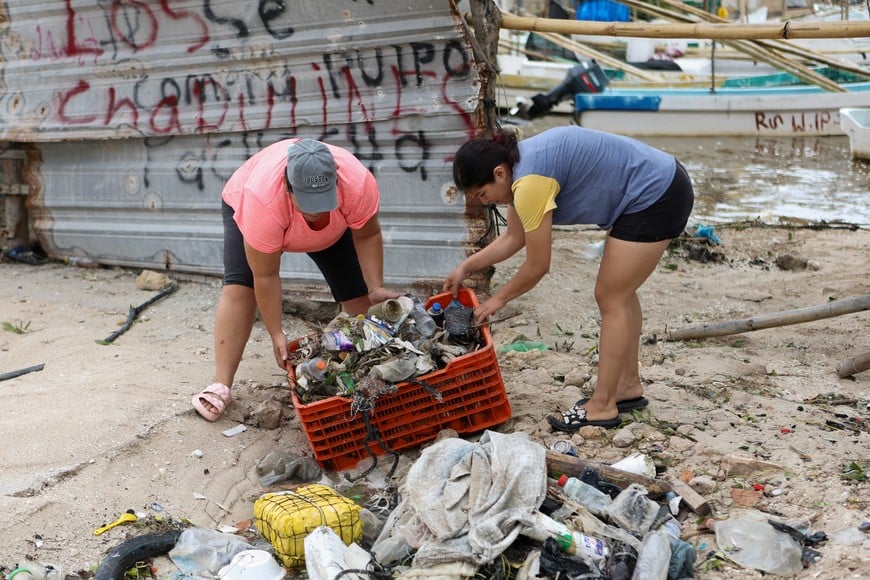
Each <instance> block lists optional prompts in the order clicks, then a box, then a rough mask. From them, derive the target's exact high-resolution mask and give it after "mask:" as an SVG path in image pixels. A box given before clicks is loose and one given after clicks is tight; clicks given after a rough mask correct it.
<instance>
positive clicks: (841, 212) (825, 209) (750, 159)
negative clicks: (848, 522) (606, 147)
mask: <svg viewBox="0 0 870 580" xmlns="http://www.w3.org/2000/svg"><path fill="white" fill-rule="evenodd" d="M570 123H571V118H570V117H569V116H567V115H548V116H546V117H543V118H542V119H536V120H534V121H533V122H531V123H529V124H527V125H522V126H521V129H522V132H523V135H524V136H526V137H529V136H531V135H533V134H535V133H538V132H540V131H543V130H545V129H547V128H550V127H554V126H561V125H565V124H570ZM640 140H642V141H644V142H646V143H649V144H650V145H652V146H654V147H658V148H659V149H662V150H664V151H667V152H668V153H671V154H672V155H674V156H675V157H676V158H677V159H679V160H680V161H681V162H682V163H683V165H685V166H686V169H687V170H688V171H689V174H690V175H691V176H692V182H693V184H694V186H695V194H696V199H695V207H694V210H693V212H692V218H691V220H692V222H694V223H708V224H724V223H732V222H738V221H745V220H761V221H763V222H765V223H777V222H780V221H789V220H792V221H793V220H806V221H810V222H821V221H825V222H840V221H841V222H847V223H851V224H857V225H860V226H865V227H867V226H870V163H868V162H866V161H859V160H853V159H852V158H851V153H850V151H849V139H848V137H802V138H801V137H709V138H708V137H703V138H702V137H696V138H685V137H644V138H641V139H640Z"/></svg>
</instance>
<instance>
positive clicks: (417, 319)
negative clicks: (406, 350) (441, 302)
mask: <svg viewBox="0 0 870 580" xmlns="http://www.w3.org/2000/svg"><path fill="white" fill-rule="evenodd" d="M411 299H412V300H413V301H414V308H413V310H411V318H413V319H414V323H415V324H416V325H417V332H419V333H420V336H422V337H423V338H429V337H430V336H432V335H433V334H435V332H437V331H438V324H437V323H436V322H435V320H433V318H432V317H431V316H429V314H428V313H427V312H426V307H425V306H423V303H422V302H420V299H419V298H417V297H416V296H412V297H411Z"/></svg>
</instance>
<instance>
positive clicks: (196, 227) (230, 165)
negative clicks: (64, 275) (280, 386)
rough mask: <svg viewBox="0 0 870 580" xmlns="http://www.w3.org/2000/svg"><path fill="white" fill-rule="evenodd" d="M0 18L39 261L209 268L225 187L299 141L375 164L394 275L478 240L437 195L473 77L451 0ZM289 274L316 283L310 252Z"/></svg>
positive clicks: (109, 4) (466, 118)
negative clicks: (266, 152) (279, 143)
mask: <svg viewBox="0 0 870 580" xmlns="http://www.w3.org/2000/svg"><path fill="white" fill-rule="evenodd" d="M0 11H2V12H0V31H2V32H0V51H2V53H0V58H2V63H0V64H2V71H0V74H2V77H0V141H5V142H6V143H5V144H6V146H9V145H10V144H11V145H13V146H21V145H22V144H32V145H31V146H29V147H28V148H29V149H30V155H29V159H30V161H29V162H28V163H27V165H26V166H25V168H24V170H23V173H24V174H25V176H24V181H26V183H28V184H29V185H30V190H29V199H28V206H29V210H30V212H31V217H32V219H31V223H32V225H33V228H34V231H35V234H36V236H37V237H38V239H39V241H40V242H41V243H42V245H43V247H44V248H45V249H46V250H47V251H48V252H49V253H50V255H53V256H55V257H63V256H89V257H93V258H95V259H97V260H98V261H100V262H102V263H106V264H116V265H124V266H141V267H154V268H162V267H165V266H168V267H170V268H171V269H173V270H177V271H186V272H196V273H207V274H218V273H220V272H221V271H222V262H221V256H222V246H223V244H222V229H221V221H220V212H219V209H220V192H221V189H222V187H223V184H224V182H225V181H226V179H227V178H228V177H229V176H230V174H231V173H232V172H233V170H234V169H236V168H237V167H238V166H239V165H240V164H241V163H242V162H243V161H244V160H245V159H246V158H247V157H249V156H250V155H252V154H253V153H254V152H256V151H257V150H258V149H259V148H260V147H262V146H264V145H267V144H269V143H272V142H274V141H276V140H278V139H282V138H286V137H291V136H305V137H314V138H319V139H322V140H324V141H328V142H330V143H332V144H335V145H340V146H344V147H347V148H348V149H350V150H351V151H352V152H353V153H354V154H356V155H357V157H358V158H359V159H361V160H362V161H363V162H364V163H366V164H367V165H368V166H369V168H370V169H371V170H372V171H373V172H374V174H375V176H376V177H377V179H378V183H379V186H380V190H381V194H382V200H381V216H380V217H381V223H382V226H383V232H384V236H385V240H386V250H385V271H386V274H387V281H388V283H390V284H397V285H399V284H401V285H406V284H407V285H409V284H414V283H419V282H421V281H422V282H426V281H432V280H437V279H440V278H441V277H443V275H444V274H446V273H447V272H448V271H449V270H450V269H452V268H453V267H454V266H455V265H456V264H458V263H459V261H460V260H461V259H463V258H464V257H465V255H466V251H467V248H468V244H469V243H470V242H469V241H471V242H473V241H474V240H475V239H476V238H477V237H478V236H479V235H480V232H479V231H477V230H478V229H479V228H480V227H481V226H482V225H483V217H482V214H481V213H480V212H471V213H469V212H468V211H467V210H466V207H465V204H464V201H463V200H462V199H459V200H452V199H450V196H449V195H448V194H447V191H448V188H449V186H450V184H451V183H452V179H451V176H450V160H451V156H452V154H453V153H454V152H455V150H456V147H457V146H458V145H459V144H460V143H461V142H462V141H463V140H465V139H466V138H468V137H469V136H470V135H472V134H473V132H474V126H473V112H474V108H475V107H476V105H477V101H478V91H479V90H480V87H479V83H478V82H477V77H476V74H475V72H474V69H473V67H471V66H470V64H471V62H470V61H471V51H470V49H469V48H468V46H467V44H466V43H465V41H464V40H463V38H462V36H461V34H460V33H459V28H458V26H457V18H458V16H457V15H456V14H453V13H452V12H451V7H450V3H449V2H448V0H411V1H407V2H395V1H391V0H390V1H387V0H355V1H354V0H343V1H337V0H297V1H294V2H286V3H285V2H238V1H227V0H207V1H205V2H201V1H199V2H193V1H188V0H179V1H173V2H167V1H160V2H144V1H140V0H110V1H105V2H99V3H97V2H92V1H91V0H53V1H43V2H33V1H32V0H7V1H6V2H5V3H0ZM40 157H41V161H40ZM282 276H283V277H284V278H285V279H287V280H288V281H290V282H293V281H301V282H306V281H311V282H312V283H314V284H315V285H316V284H320V283H321V277H320V274H319V272H318V271H317V270H316V268H315V267H314V265H313V264H312V263H310V261H309V260H308V259H307V257H306V256H304V255H285V257H284V261H283V263H282Z"/></svg>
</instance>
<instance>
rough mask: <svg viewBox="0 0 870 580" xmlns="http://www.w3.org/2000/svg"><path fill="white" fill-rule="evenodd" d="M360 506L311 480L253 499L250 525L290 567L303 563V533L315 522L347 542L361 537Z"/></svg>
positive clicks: (315, 526)
mask: <svg viewBox="0 0 870 580" xmlns="http://www.w3.org/2000/svg"><path fill="white" fill-rule="evenodd" d="M361 509H362V508H361V507H360V506H359V505H357V504H356V503H354V502H353V500H350V499H348V498H346V497H344V496H343V495H341V494H339V493H338V492H336V491H335V490H334V489H332V488H331V487H329V486H326V485H321V484H312V485H306V486H304V487H300V488H299V489H297V490H296V491H286V492H280V493H267V494H264V495H262V496H260V497H259V498H258V499H257V501H255V502H254V525H256V526H257V530H259V532H260V534H262V536H263V537H264V538H266V539H267V540H269V542H270V543H271V544H272V546H273V547H274V548H275V553H276V554H277V556H278V557H279V558H280V559H281V562H282V563H283V564H284V565H285V566H287V567H291V568H292V567H297V566H303V565H305V544H304V542H305V536H307V535H308V534H309V532H311V531H313V530H314V529H315V528H317V527H318V526H329V527H330V528H332V529H333V530H334V531H335V533H336V534H338V536H339V537H340V538H341V539H342V541H344V543H345V544H348V545H349V544H350V543H351V542H358V541H359V540H360V539H362V534H363V524H362V520H361V519H360V517H359V512H360V510H361Z"/></svg>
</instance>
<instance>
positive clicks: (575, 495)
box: [557, 475, 612, 516]
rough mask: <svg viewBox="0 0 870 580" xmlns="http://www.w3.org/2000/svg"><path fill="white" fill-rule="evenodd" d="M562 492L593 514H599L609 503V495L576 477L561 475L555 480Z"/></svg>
mask: <svg viewBox="0 0 870 580" xmlns="http://www.w3.org/2000/svg"><path fill="white" fill-rule="evenodd" d="M557 483H558V484H559V487H561V488H562V492H563V493H564V494H565V495H567V496H568V497H570V498H571V499H573V500H574V501H576V502H577V503H579V504H580V505H582V506H583V507H585V508H586V509H587V510H589V512H590V513H591V514H593V515H596V516H600V515H602V514H603V513H604V510H605V508H606V507H607V506H608V505H610V503H611V501H612V500H611V499H610V496H609V495H607V494H606V493H603V492H601V491H599V490H597V489H595V488H594V487H592V486H591V485H589V484H588V483H584V482H582V481H580V480H579V479H577V478H576V477H568V476H567V475H563V476H562V477H560V478H559V481H558V482H557Z"/></svg>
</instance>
